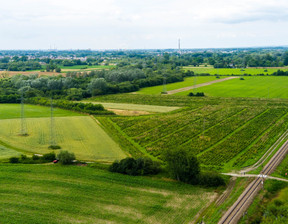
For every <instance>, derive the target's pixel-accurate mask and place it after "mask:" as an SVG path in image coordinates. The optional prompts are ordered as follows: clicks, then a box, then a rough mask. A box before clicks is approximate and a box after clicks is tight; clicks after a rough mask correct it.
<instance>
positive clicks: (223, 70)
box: [183, 66, 288, 75]
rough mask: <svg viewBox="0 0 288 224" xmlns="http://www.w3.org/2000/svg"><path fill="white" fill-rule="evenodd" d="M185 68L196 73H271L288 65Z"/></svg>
mask: <svg viewBox="0 0 288 224" xmlns="http://www.w3.org/2000/svg"><path fill="white" fill-rule="evenodd" d="M183 69H184V70H186V71H187V70H189V71H193V72H195V73H196V74H201V73H209V74H210V75H244V74H250V75H259V74H264V75H271V74H272V73H274V72H277V71H278V70H279V69H280V70H283V71H288V67H279V68H273V67H269V68H244V69H242V68H214V67H212V66H209V67H193V66H185V67H183Z"/></svg>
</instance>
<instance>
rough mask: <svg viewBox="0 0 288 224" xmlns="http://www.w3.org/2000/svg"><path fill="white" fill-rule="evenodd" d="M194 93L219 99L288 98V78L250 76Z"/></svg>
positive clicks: (210, 86)
mask: <svg viewBox="0 0 288 224" xmlns="http://www.w3.org/2000/svg"><path fill="white" fill-rule="evenodd" d="M194 91H196V92H204V93H205V95H206V96H217V97H257V98H258V97H261V98H288V77H283V76H281V77H276V76H252V77H251V76H249V77H244V80H240V78H239V79H232V80H228V81H225V82H221V83H215V84H213V85H209V86H205V87H200V88H197V89H196V90H194ZM189 92H191V90H190V91H185V92H180V93H176V95H179V96H181V95H182V96H185V95H188V93H189Z"/></svg>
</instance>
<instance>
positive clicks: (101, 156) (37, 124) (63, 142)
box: [0, 116, 126, 161]
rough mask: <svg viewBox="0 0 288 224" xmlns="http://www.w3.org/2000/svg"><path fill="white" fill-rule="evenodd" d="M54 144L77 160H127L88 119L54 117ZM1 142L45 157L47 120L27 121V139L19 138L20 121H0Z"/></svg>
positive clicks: (47, 140) (87, 117) (104, 133)
mask: <svg viewBox="0 0 288 224" xmlns="http://www.w3.org/2000/svg"><path fill="white" fill-rule="evenodd" d="M54 124H55V128H54V131H55V141H56V143H57V144H58V145H60V146H61V147H62V149H63V150H68V151H71V152H74V153H75V155H76V158H77V159H81V160H90V161H96V160H97V161H114V160H116V159H121V158H124V157H126V154H125V153H124V152H123V151H122V150H121V148H120V147H119V146H118V145H117V144H116V143H115V142H114V141H113V140H112V139H111V138H110V137H109V136H108V134H107V133H106V132H105V131H104V130H103V129H102V128H101V127H100V126H99V124H97V123H96V121H95V120H93V119H92V118H91V117H89V116H76V117H56V118H54ZM0 125H1V127H4V128H2V129H0V141H2V142H4V143H6V144H7V145H9V146H12V147H14V148H17V149H21V150H25V151H27V152H31V153H41V154H43V153H48V152H49V151H50V150H48V146H49V145H50V144H51V141H50V139H51V137H50V118H27V119H26V126H27V133H28V134H29V135H28V136H19V132H20V119H5V120H0Z"/></svg>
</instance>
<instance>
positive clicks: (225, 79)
mask: <svg viewBox="0 0 288 224" xmlns="http://www.w3.org/2000/svg"><path fill="white" fill-rule="evenodd" d="M235 78H238V77H235V76H232V77H228V78H224V79H219V80H214V81H210V82H205V83H201V84H198V85H195V86H188V87H184V88H180V89H174V90H170V91H167V94H174V93H179V92H184V91H188V90H191V89H196V88H199V87H203V86H209V85H212V84H214V83H219V82H224V81H227V80H230V79H235Z"/></svg>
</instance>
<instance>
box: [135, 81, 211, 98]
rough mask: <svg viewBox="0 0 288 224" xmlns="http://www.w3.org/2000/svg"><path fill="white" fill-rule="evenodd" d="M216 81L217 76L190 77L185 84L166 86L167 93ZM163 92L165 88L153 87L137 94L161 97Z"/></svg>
mask: <svg viewBox="0 0 288 224" xmlns="http://www.w3.org/2000/svg"><path fill="white" fill-rule="evenodd" d="M214 80H216V77H215V76H194V77H188V78H185V79H184V81H183V82H176V83H170V84H167V85H166V91H170V90H174V89H180V88H183V87H189V86H194V85H197V84H202V83H205V82H210V81H214ZM161 92H163V86H162V85H161V86H153V87H147V88H142V89H140V90H139V91H137V92H136V93H137V94H156V95H160V94H161Z"/></svg>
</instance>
